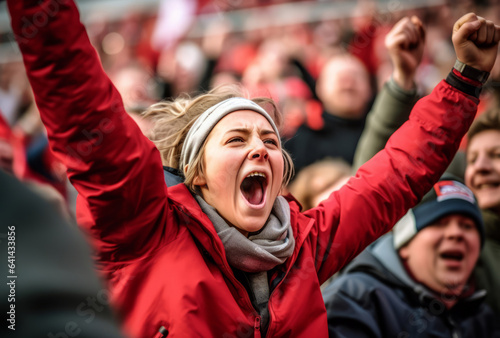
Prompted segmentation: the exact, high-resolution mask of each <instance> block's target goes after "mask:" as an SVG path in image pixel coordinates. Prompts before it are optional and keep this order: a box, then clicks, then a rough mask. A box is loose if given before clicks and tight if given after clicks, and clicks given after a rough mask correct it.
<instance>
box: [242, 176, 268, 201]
mask: <svg viewBox="0 0 500 338" xmlns="http://www.w3.org/2000/svg"><path fill="white" fill-rule="evenodd" d="M241 191H242V192H243V196H245V198H246V200H247V201H248V202H249V203H250V204H255V205H257V204H260V203H261V202H262V197H263V189H262V185H261V184H260V182H259V181H258V180H257V179H251V178H247V179H245V180H244V181H243V184H242V185H241Z"/></svg>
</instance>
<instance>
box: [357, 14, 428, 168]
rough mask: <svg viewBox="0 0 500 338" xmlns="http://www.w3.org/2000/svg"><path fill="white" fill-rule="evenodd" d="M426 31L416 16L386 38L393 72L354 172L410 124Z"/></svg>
mask: <svg viewBox="0 0 500 338" xmlns="http://www.w3.org/2000/svg"><path fill="white" fill-rule="evenodd" d="M424 44H425V30H424V27H423V25H422V22H421V21H420V20H419V19H418V18H417V17H415V16H413V17H412V18H408V17H405V18H403V19H401V20H400V21H398V22H397V23H396V24H395V25H394V27H393V28H392V29H391V31H390V32H389V33H388V34H387V36H386V38H385V46H386V48H387V52H388V54H389V56H390V59H391V62H392V65H393V71H392V75H391V79H390V80H389V81H387V82H386V83H385V84H384V87H383V88H382V90H381V91H380V92H379V93H378V95H377V97H376V99H375V102H374V104H373V107H372V110H371V111H370V113H369V114H368V118H367V122H366V126H365V129H364V130H363V134H362V135H361V138H360V139H359V142H358V146H357V148H356V153H355V154H354V162H353V170H354V171H356V170H358V169H359V167H360V166H361V165H363V163H365V162H366V161H368V160H369V159H370V158H372V157H373V156H374V155H375V154H376V153H377V152H379V151H380V150H382V149H384V147H385V144H386V143H387V140H388V139H389V137H390V136H391V135H392V134H393V133H394V132H395V131H396V130H397V129H398V128H399V127H401V125H402V124H403V123H404V122H405V121H407V120H408V117H409V115H410V111H411V109H412V108H413V106H414V105H415V103H416V101H417V99H418V95H417V90H416V86H415V80H414V79H415V73H416V71H417V67H418V66H419V64H420V62H421V61H422V55H423V51H424Z"/></svg>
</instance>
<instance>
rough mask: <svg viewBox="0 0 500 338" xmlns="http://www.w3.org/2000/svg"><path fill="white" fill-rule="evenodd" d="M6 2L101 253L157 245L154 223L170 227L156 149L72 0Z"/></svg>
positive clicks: (83, 218) (104, 257)
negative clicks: (113, 79) (127, 105)
mask: <svg viewBox="0 0 500 338" xmlns="http://www.w3.org/2000/svg"><path fill="white" fill-rule="evenodd" d="M8 6H9V11H10V14H11V18H12V28H13V31H14V34H15V36H16V39H17V41H18V44H19V47H20V49H21V52H22V54H23V59H24V63H25V67H26V70H27V74H28V77H29V80H30V83H31V86H32V88H33V92H34V95H35V100H36V103H37V105H38V108H39V110H40V114H41V117H42V120H43V123H44V124H45V126H46V128H47V132H48V136H49V140H50V146H51V149H52V151H53V152H54V154H55V156H56V157H57V158H58V159H59V160H60V161H62V162H63V163H64V165H65V166H66V167H67V168H68V169H67V172H68V177H69V178H70V180H71V183H72V184H73V185H74V186H75V188H76V189H77V191H78V193H79V196H78V202H77V203H78V205H77V209H78V211H77V214H78V221H79V223H80V225H82V226H83V227H84V228H85V229H86V230H88V231H89V232H90V234H91V236H92V238H93V239H94V241H95V242H94V245H95V246H97V247H98V249H99V255H100V257H98V258H99V259H100V260H101V261H106V262H109V261H114V260H116V258H117V256H118V255H119V256H120V259H121V260H126V259H127V258H133V257H136V256H138V255H139V254H141V253H144V252H145V250H148V248H149V249H151V248H152V247H154V243H151V242H150V240H151V237H153V236H151V234H152V231H153V230H154V228H155V227H159V226H164V225H165V224H164V221H165V216H163V213H165V212H166V211H165V205H166V198H167V196H166V189H165V188H164V187H165V184H164V181H163V172H162V165H161V158H160V155H159V153H158V151H157V150H156V148H155V147H154V145H153V144H152V143H151V142H150V141H149V140H148V139H147V138H146V137H144V136H143V135H142V133H141V131H140V130H139V128H138V127H137V125H136V124H135V122H134V121H133V120H132V119H131V118H130V117H129V116H128V114H127V113H126V112H125V110H124V108H123V104H122V100H121V97H120V95H119V93H118V92H117V90H116V89H115V87H114V86H113V85H112V83H111V81H110V80H109V79H108V77H107V76H106V74H105V72H104V71H103V69H102V66H101V63H100V60H99V57H98V55H97V53H96V51H95V50H94V48H93V47H92V45H91V43H90V41H89V39H88V37H87V34H86V31H85V28H84V26H83V25H82V24H81V23H80V19H79V14H78V10H77V8H76V6H75V4H74V3H73V1H67V0H66V1H51V0H42V1H41V0H25V1H20V0H12V1H10V0H9V1H8ZM156 239H157V238H156V237H155V240H156Z"/></svg>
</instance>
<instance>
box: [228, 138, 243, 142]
mask: <svg viewBox="0 0 500 338" xmlns="http://www.w3.org/2000/svg"><path fill="white" fill-rule="evenodd" d="M234 142H243V139H242V138H241V137H233V138H231V139H229V141H227V143H234Z"/></svg>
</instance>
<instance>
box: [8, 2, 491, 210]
mask: <svg viewBox="0 0 500 338" xmlns="http://www.w3.org/2000/svg"><path fill="white" fill-rule="evenodd" d="M321 3H322V2H321V1H317V2H316V1H277V0H275V1H257V0H255V1H203V0H199V1H196V0H192V1H173V0H169V1H163V2H160V3H159V6H158V10H157V11H156V12H154V13H151V12H150V11H144V12H141V11H130V12H128V13H127V14H126V15H124V16H123V17H121V18H120V19H116V18H113V19H110V18H106V16H105V15H104V14H102V13H100V12H95V13H91V14H88V15H87V16H86V17H85V18H83V19H85V20H86V21H87V22H88V23H87V30H88V33H89V36H90V39H91V42H92V44H93V45H94V47H95V48H96V50H97V51H98V53H99V56H100V58H101V60H102V65H103V67H104V69H105V71H106V72H107V73H108V75H109V76H110V78H111V79H112V81H113V82H114V84H115V85H116V87H117V88H118V90H119V91H120V93H121V95H122V97H123V100H124V102H125V105H126V107H127V110H128V111H129V113H130V114H131V115H132V116H133V117H134V118H135V119H136V121H137V123H138V124H139V126H140V127H141V129H142V130H143V132H144V133H145V134H146V135H149V133H150V132H151V127H152V123H151V121H148V120H147V119H144V118H142V117H141V113H142V112H143V111H144V110H145V109H146V108H147V107H148V106H149V105H151V104H152V103H154V102H157V101H160V100H168V99H169V98H173V97H176V96H178V95H179V94H181V93H189V94H191V95H193V94H196V93H200V92H202V91H206V90H209V89H211V88H214V87H217V86H219V85H221V84H226V83H241V84H242V85H243V86H244V87H245V89H246V90H247V91H248V92H249V95H250V96H267V97H271V98H273V99H274V100H275V101H276V102H277V103H278V104H279V108H280V109H281V110H282V111H283V113H284V116H285V123H284V127H283V130H282V136H283V138H284V139H285V140H289V139H292V140H291V141H290V142H289V143H285V147H286V148H287V149H289V150H290V151H291V153H292V155H293V157H294V162H295V166H296V170H297V172H298V171H300V170H301V169H302V168H303V167H305V166H306V165H308V164H311V163H312V162H314V161H316V160H318V159H319V158H316V157H317V156H319V155H314V156H312V155H311V154H310V150H311V149H310V148H308V147H307V146H306V145H305V143H304V141H303V140H302V139H301V138H300V137H299V138H298V139H293V136H294V135H295V134H296V132H297V130H298V129H299V128H300V127H301V126H305V127H307V128H308V129H310V130H313V131H314V130H320V129H322V128H323V129H324V130H327V128H329V123H331V124H332V125H333V126H340V127H334V128H337V129H339V132H336V134H337V135H338V136H337V137H336V138H335V139H332V140H330V141H331V142H335V143H336V144H333V143H331V144H333V145H330V146H328V147H330V148H331V147H334V148H336V150H335V151H334V152H333V153H331V154H328V156H329V157H339V158H340V159H342V160H344V161H345V162H346V164H348V165H351V164H352V161H353V156H354V150H355V147H356V145H357V141H358V139H359V137H360V135H361V132H362V130H363V127H364V121H365V117H366V114H367V112H368V111H369V109H370V107H371V104H372V102H373V98H374V97H375V95H376V93H377V92H378V91H379V90H380V88H381V86H382V84H383V83H384V82H385V81H386V80H387V79H388V78H389V77H390V74H391V71H392V65H391V62H390V60H389V57H388V53H387V50H386V48H385V46H384V38H385V36H386V34H387V32H388V31H389V29H390V28H391V27H392V25H393V24H394V23H395V22H397V21H398V20H399V19H401V18H402V17H404V16H411V15H417V16H418V17H419V18H421V20H422V21H423V23H424V25H425V27H426V31H427V37H426V48H425V51H424V56H423V60H422V62H421V64H420V66H419V68H418V71H417V74H416V75H415V82H416V85H417V87H418V91H419V93H420V94H421V95H425V94H427V93H429V92H430V90H431V89H432V88H433V87H434V86H435V85H436V84H437V82H438V81H440V80H441V79H442V78H443V77H445V76H446V74H447V73H448V72H449V70H450V69H451V67H452V66H453V62H454V53H453V47H452V44H451V39H450V32H451V27H452V25H453V22H454V21H455V20H456V19H457V18H458V17H459V16H460V15H461V14H463V13H466V12H470V11H475V12H476V13H478V14H479V15H484V16H485V17H487V18H488V19H492V20H495V19H496V18H497V17H498V16H499V13H500V9H499V7H498V5H497V4H496V3H493V2H492V3H489V2H486V1H481V2H480V1H476V2H474V1H459V2H453V3H451V2H449V3H438V4H432V2H430V3H429V5H428V6H421V5H419V6H418V7H417V6H415V5H410V6H409V5H408V4H406V3H405V2H398V3H392V2H377V1H372V0H360V1H358V2H356V3H355V4H354V3H353V2H345V1H335V2H333V3H332V4H331V5H330V6H329V7H328V8H329V10H330V11H332V12H335V10H336V8H339V11H340V8H342V11H343V12H345V13H346V14H344V15H338V16H337V15H332V13H327V12H325V14H324V18H318V19H317V20H316V19H310V18H309V19H304V17H303V18H297V22H293V21H291V20H290V22H289V23H286V24H273V22H272V18H271V20H269V18H268V16H269V13H271V12H272V11H271V10H274V11H276V10H277V9H278V10H279V9H281V8H283V9H290V8H293V7H291V6H293V5H301V6H307V5H310V6H317V5H318V4H321ZM409 4H411V3H409ZM285 5H286V6H287V7H283V6H285ZM342 5H344V7H342ZM345 5H347V6H348V7H347V8H349V9H348V10H345ZM280 6H281V7H280ZM173 13H175V15H173ZM234 13H243V16H240V17H239V18H240V19H241V18H244V20H243V21H241V22H235V20H234V19H230V18H231V15H232V14H234ZM202 18H203V31H202V32H201V33H200V32H198V33H196V34H195V33H193V32H195V31H196V28H198V31H199V30H200V27H201V24H200V22H201V19H202ZM255 22H266V23H267V24H268V25H267V26H266V25H264V24H262V25H255V24H254V23H255ZM346 54H347V55H349V56H354V57H355V58H350V59H349V57H346ZM340 55H341V56H343V58H344V60H339V58H337V56H340ZM334 59H336V60H337V61H336V62H333V60H334ZM348 59H349V60H348ZM327 66H328V67H327ZM0 67H1V71H0V111H1V112H2V114H1V121H0V122H1V124H0V125H1V128H0V163H1V165H2V167H4V168H9V169H8V170H9V171H13V172H15V173H16V175H17V176H18V177H20V178H22V179H29V180H35V181H37V182H41V183H44V184H48V185H49V186H52V187H53V188H55V189H56V190H57V191H58V192H59V193H61V194H62V196H63V197H64V198H66V200H68V202H69V203H70V206H72V203H73V202H74V196H73V195H74V192H73V191H72V189H71V187H70V186H69V185H68V184H67V182H66V178H65V174H64V168H63V167H62V166H61V165H60V163H57V162H56V161H54V160H53V158H52V156H51V154H50V151H49V150H48V148H47V139H46V137H45V135H44V128H43V125H42V124H41V122H40V119H39V117H38V114H37V109H36V106H35V105H34V104H33V97H32V94H31V90H30V87H29V84H28V82H27V79H26V75H25V73H24V68H23V66H22V63H21V60H20V58H19V59H18V60H15V61H12V62H5V63H3V64H0ZM497 68H499V66H498V63H497ZM497 77H499V75H497V74H495V71H494V72H493V74H492V76H491V80H490V81H489V84H490V86H489V88H488V89H487V90H485V91H484V92H483V96H484V99H483V100H482V102H483V103H482V107H483V108H484V107H485V106H486V105H488V104H489V103H490V102H492V101H493V100H494V99H495V95H494V93H495V90H496V86H495V84H496V82H495V79H496V78H497ZM324 111H327V112H328V111H329V112H330V114H331V115H335V116H334V117H339V118H340V122H339V120H333V121H330V120H329V119H330V118H331V116H330V114H324V113H323V112H324ZM325 124H326V126H325ZM325 128H326V129H325ZM346 130H347V132H346ZM331 133H333V131H332V132H331ZM339 133H340V134H339ZM317 146H318V147H321V145H317ZM318 151H319V152H321V150H318ZM328 151H329V150H328ZM70 210H72V208H70Z"/></svg>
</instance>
